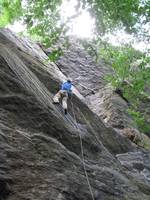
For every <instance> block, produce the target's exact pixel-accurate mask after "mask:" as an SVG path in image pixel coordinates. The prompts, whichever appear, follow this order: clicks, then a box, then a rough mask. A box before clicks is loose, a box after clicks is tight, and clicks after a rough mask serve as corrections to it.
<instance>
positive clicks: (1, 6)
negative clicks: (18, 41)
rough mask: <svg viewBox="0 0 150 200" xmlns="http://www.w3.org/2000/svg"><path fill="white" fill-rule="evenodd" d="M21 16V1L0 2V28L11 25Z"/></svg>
mask: <svg viewBox="0 0 150 200" xmlns="http://www.w3.org/2000/svg"><path fill="white" fill-rule="evenodd" d="M21 15H22V7H21V0H1V1H0V27H4V26H6V25H7V24H8V23H12V22H13V21H14V20H16V19H17V18H18V17H20V16H21Z"/></svg>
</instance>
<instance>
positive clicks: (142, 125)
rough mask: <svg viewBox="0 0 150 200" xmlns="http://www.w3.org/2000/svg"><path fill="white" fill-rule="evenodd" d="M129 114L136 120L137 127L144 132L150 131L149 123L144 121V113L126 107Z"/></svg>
mask: <svg viewBox="0 0 150 200" xmlns="http://www.w3.org/2000/svg"><path fill="white" fill-rule="evenodd" d="M128 112H129V114H130V115H131V116H132V118H133V119H134V121H135V122H136V124H137V126H138V129H139V130H140V131H141V132H144V133H147V134H148V133H150V124H148V123H147V122H146V119H145V117H144V114H142V113H141V112H139V111H135V110H132V109H128Z"/></svg>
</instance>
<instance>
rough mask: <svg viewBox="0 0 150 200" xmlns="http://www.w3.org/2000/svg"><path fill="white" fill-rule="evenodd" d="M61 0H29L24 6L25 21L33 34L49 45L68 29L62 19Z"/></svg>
mask: <svg viewBox="0 0 150 200" xmlns="http://www.w3.org/2000/svg"><path fill="white" fill-rule="evenodd" d="M61 2H62V1H61V0H51V1H48V0H42V1H41V0H28V1H27V4H26V7H25V8H24V21H25V22H26V24H27V28H28V31H29V33H30V34H31V35H37V36H38V37H39V38H40V39H41V42H42V43H43V44H44V45H46V46H47V47H49V46H51V45H52V44H54V43H55V42H56V41H57V40H58V39H59V38H60V36H61V34H63V33H64V32H65V31H66V28H65V26H64V24H63V23H62V22H61V20H60V14H59V5H61Z"/></svg>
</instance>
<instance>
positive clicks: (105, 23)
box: [78, 0, 150, 33]
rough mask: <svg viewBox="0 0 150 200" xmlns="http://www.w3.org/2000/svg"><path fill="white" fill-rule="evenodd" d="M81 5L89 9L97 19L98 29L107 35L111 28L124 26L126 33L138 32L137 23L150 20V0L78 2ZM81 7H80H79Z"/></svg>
mask: <svg viewBox="0 0 150 200" xmlns="http://www.w3.org/2000/svg"><path fill="white" fill-rule="evenodd" d="M78 2H79V5H80V6H82V7H83V8H85V7H86V8H88V9H89V11H90V13H91V14H92V15H93V16H94V17H95V19H96V25H97V29H98V31H99V32H100V33H105V31H106V30H108V29H110V28H115V27H118V26H122V25H123V26H124V27H125V29H126V31H128V32H131V31H132V32H133V31H136V28H137V26H135V25H136V24H137V23H139V22H140V21H141V18H143V19H144V22H143V23H148V22H149V19H150V1H149V0H123V1H121V0H107V1H105V0H78ZM78 7H79V6H78Z"/></svg>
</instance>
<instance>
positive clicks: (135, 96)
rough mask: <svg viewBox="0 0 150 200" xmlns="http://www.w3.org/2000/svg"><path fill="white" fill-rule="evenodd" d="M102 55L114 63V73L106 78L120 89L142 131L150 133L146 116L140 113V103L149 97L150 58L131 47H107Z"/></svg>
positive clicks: (102, 51)
mask: <svg viewBox="0 0 150 200" xmlns="http://www.w3.org/2000/svg"><path fill="white" fill-rule="evenodd" d="M101 53H102V54H101V55H103V57H105V59H109V60H111V62H112V65H111V66H112V69H113V71H114V73H113V74H112V75H109V76H107V77H106V80H107V81H108V82H109V83H111V85H112V86H113V87H114V88H120V89H122V91H123V95H124V97H125V98H126V99H128V101H129V102H130V104H131V106H130V107H131V109H130V110H129V114H130V115H131V116H132V117H133V119H134V121H135V122H136V124H137V125H138V127H139V129H140V131H143V132H148V131H150V125H148V123H147V122H146V120H147V119H146V118H147V117H146V115H145V113H142V111H141V112H140V111H139V105H140V102H141V101H143V100H144V98H147V97H148V96H149V93H148V90H146V88H149V87H150V66H149V63H150V62H149V61H150V57H148V56H145V55H144V54H142V53H140V52H137V51H135V50H134V49H133V48H131V47H121V48H118V47H107V49H101Z"/></svg>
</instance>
